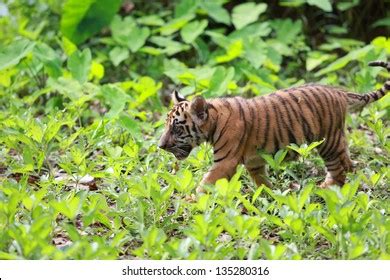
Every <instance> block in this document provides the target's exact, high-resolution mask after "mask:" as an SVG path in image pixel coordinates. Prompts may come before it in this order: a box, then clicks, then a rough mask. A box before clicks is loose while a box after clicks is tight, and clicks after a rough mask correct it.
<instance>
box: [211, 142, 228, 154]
mask: <svg viewBox="0 0 390 280" xmlns="http://www.w3.org/2000/svg"><path fill="white" fill-rule="evenodd" d="M228 142H229V141H226V142H225V143H223V145H222V146H221V147H219V148H218V149H216V150H214V155H215V154H216V153H218V152H219V151H220V150H221V149H222V148H223V147H225V146H226V144H227V143H228ZM214 149H215V146H214Z"/></svg>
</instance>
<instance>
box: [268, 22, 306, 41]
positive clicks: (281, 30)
mask: <svg viewBox="0 0 390 280" xmlns="http://www.w3.org/2000/svg"><path fill="white" fill-rule="evenodd" d="M271 25H272V27H273V28H274V29H275V31H276V39H277V41H279V42H282V43H285V44H291V43H292V42H294V40H296V37H297V36H298V35H299V34H300V33H301V32H302V21H300V20H296V21H292V20H291V19H276V20H273V21H272V22H271Z"/></svg>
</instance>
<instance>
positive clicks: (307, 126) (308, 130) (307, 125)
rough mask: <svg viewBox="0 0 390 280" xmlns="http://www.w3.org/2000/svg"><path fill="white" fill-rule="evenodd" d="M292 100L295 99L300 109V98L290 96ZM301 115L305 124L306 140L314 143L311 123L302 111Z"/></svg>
mask: <svg viewBox="0 0 390 280" xmlns="http://www.w3.org/2000/svg"><path fill="white" fill-rule="evenodd" d="M290 96H291V98H292V99H294V101H295V103H296V104H297V106H298V107H299V100H298V98H297V97H296V96H295V95H294V94H291V95H290ZM299 115H300V116H301V120H302V122H303V133H304V135H305V138H306V140H307V141H309V142H312V138H313V137H312V136H313V135H312V131H313V130H312V128H311V127H310V123H309V121H308V120H307V119H306V117H305V115H304V114H303V113H302V111H300V112H299Z"/></svg>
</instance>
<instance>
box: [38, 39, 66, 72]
mask: <svg viewBox="0 0 390 280" xmlns="http://www.w3.org/2000/svg"><path fill="white" fill-rule="evenodd" d="M33 54H34V55H35V56H36V57H37V58H38V59H39V60H40V61H42V63H43V64H44V66H45V70H46V71H47V73H48V75H49V76H50V77H53V78H58V77H60V76H61V75H62V68H61V67H62V61H61V58H60V57H59V55H58V54H57V53H56V52H55V51H54V50H53V49H52V48H51V47H49V46H48V45H47V44H45V43H38V44H37V45H36V46H35V48H34V52H33Z"/></svg>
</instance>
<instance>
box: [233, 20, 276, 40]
mask: <svg viewBox="0 0 390 280" xmlns="http://www.w3.org/2000/svg"><path fill="white" fill-rule="evenodd" d="M271 31H272V30H271V27H270V24H269V22H258V23H253V24H251V25H248V26H245V27H244V28H241V29H240V30H235V31H233V32H232V33H230V34H229V36H228V38H229V39H242V38H257V37H265V36H268V35H269V34H270V33H271Z"/></svg>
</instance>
